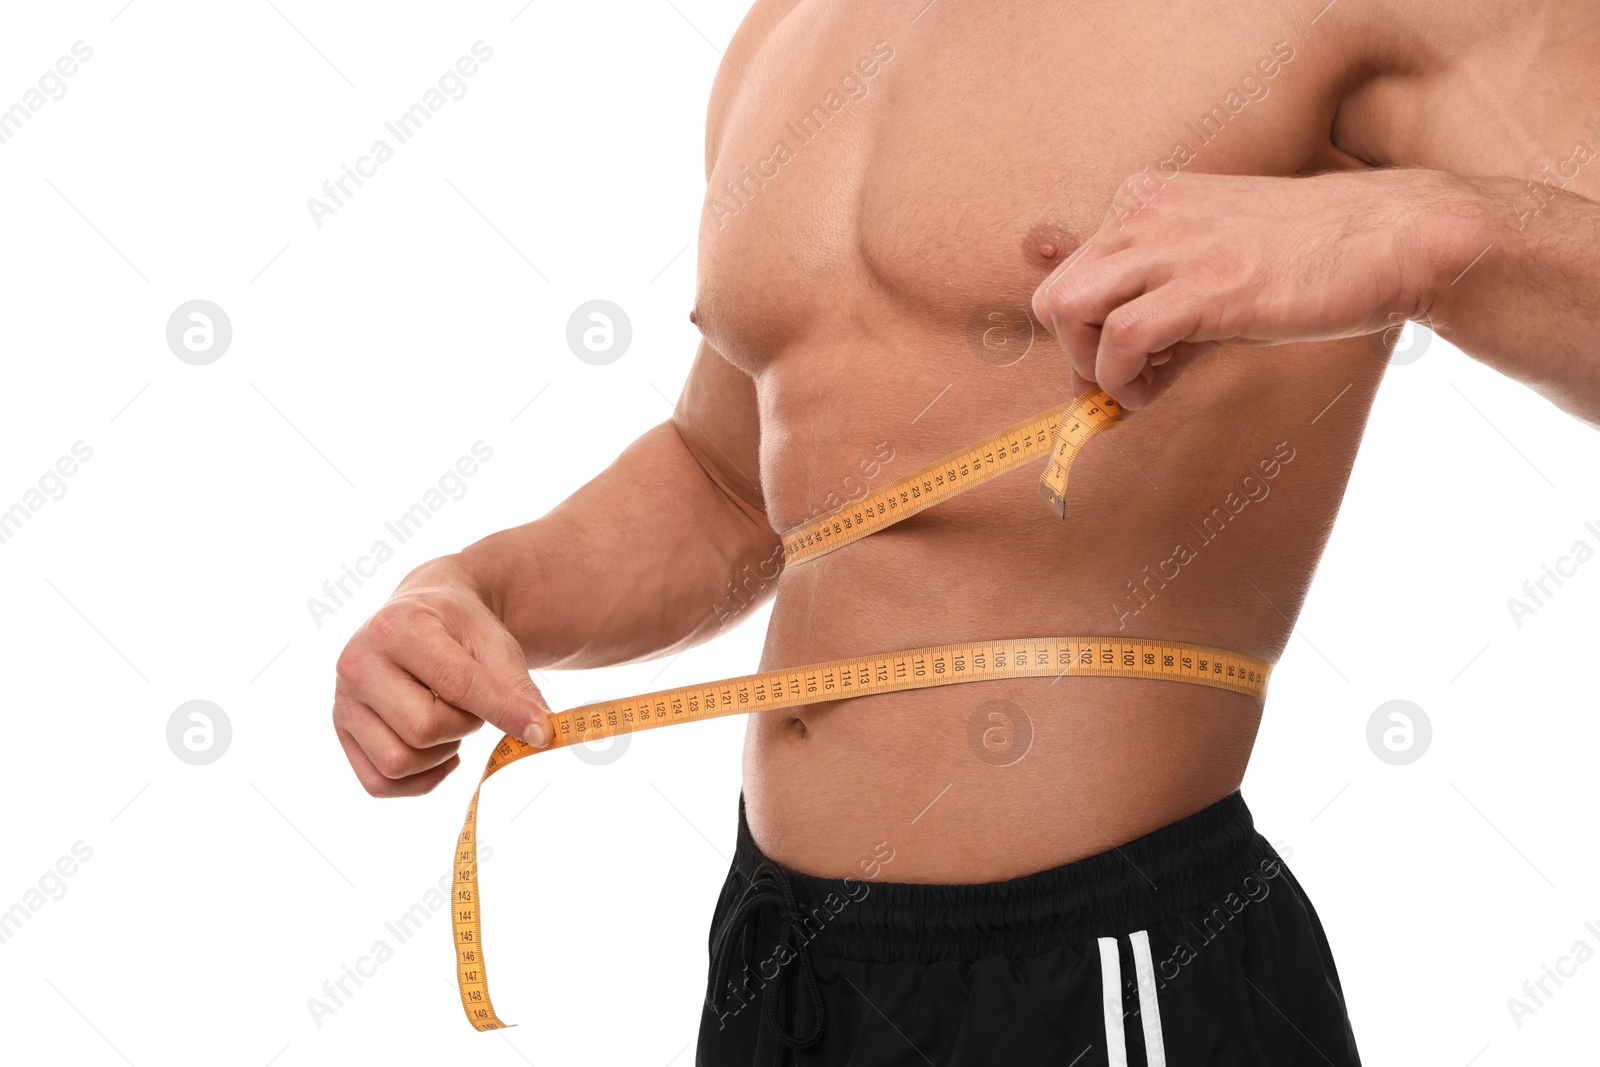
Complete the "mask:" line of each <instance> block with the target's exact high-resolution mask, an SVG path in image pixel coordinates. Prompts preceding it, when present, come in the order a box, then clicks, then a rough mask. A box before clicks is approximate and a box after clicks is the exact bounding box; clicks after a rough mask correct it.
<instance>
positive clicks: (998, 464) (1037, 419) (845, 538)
mask: <svg viewBox="0 0 1600 1067" xmlns="http://www.w3.org/2000/svg"><path fill="white" fill-rule="evenodd" d="M1121 417H1122V409H1121V408H1119V407H1118V406H1117V402H1116V401H1115V400H1113V399H1112V398H1111V397H1110V396H1109V395H1107V394H1106V393H1105V392H1103V391H1101V390H1099V389H1091V390H1090V391H1089V392H1087V393H1085V394H1084V395H1083V396H1081V397H1078V398H1076V399H1074V400H1071V401H1069V402H1067V403H1065V404H1061V405H1059V406H1057V407H1053V408H1051V409H1050V410H1049V411H1045V412H1041V413H1040V414H1038V415H1035V416H1034V417H1033V418H1031V419H1025V420H1023V421H1022V422H1019V423H1017V424H1016V425H1015V426H1010V427H1007V428H1006V429H1004V430H1001V431H1000V432H999V433H997V434H995V435H993V436H992V437H990V438H988V439H987V440H984V441H980V442H979V443H978V444H976V445H972V446H969V447H967V448H963V449H961V450H960V451H959V452H953V453H951V454H950V455H948V456H946V457H944V458H943V459H941V460H937V461H935V462H933V463H930V464H928V465H927V466H926V467H923V468H921V469H920V470H917V471H914V472H913V473H911V474H908V475H906V476H905V477H904V478H901V479H900V480H899V481H897V482H895V483H894V484H893V485H890V486H887V487H885V488H883V489H879V490H877V491H876V492H872V493H868V494H867V495H866V496H865V497H863V498H862V499H860V500H858V501H853V502H851V503H849V504H844V505H841V506H840V507H837V508H834V509H833V510H832V511H830V512H827V513H826V514H824V515H820V516H818V517H817V518H815V519H812V520H810V521H808V522H805V523H802V524H801V525H799V526H797V527H795V528H794V529H792V530H790V531H789V532H787V533H785V534H784V535H783V560H784V565H785V566H794V565H796V564H799V563H804V562H806V561H808V560H812V559H816V558H817V557H818V556H822V555H826V554H827V553H829V552H832V551H833V550H834V549H837V548H843V547H844V546H845V545H848V544H850V543H851V542H853V541H859V540H860V539H861V538H863V537H866V536H867V535H868V534H873V533H877V532H878V531H879V530H882V529H884V528H885V527H888V526H892V525H894V524H895V523H897V522H903V521H904V520H906V519H909V518H910V517H911V516H913V515H915V514H917V513H918V512H921V511H925V510H927V509H928V508H931V507H933V505H935V504H937V503H939V502H941V501H943V500H947V499H949V498H950V497H952V496H956V495H957V494H960V493H964V492H966V491H967V490H968V489H972V488H974V487H976V486H979V485H982V484H983V483H985V482H988V481H991V480H993V479H995V478H998V477H999V476H1000V475H1002V474H1005V473H1006V472H1007V471H1010V470H1013V469H1015V468H1016V467H1019V466H1021V465H1023V464H1025V463H1029V462H1032V461H1033V460H1035V459H1040V458H1043V457H1045V456H1046V455H1047V454H1048V455H1049V457H1050V463H1049V465H1048V467H1047V468H1046V469H1045V474H1044V478H1043V480H1042V481H1041V485H1040V490H1039V492H1040V496H1041V497H1042V498H1043V499H1044V500H1045V502H1046V503H1047V504H1049V505H1050V506H1051V510H1053V511H1054V512H1055V513H1056V515H1057V517H1064V516H1065V513H1066V511H1065V509H1066V491H1067V469H1068V468H1069V467H1070V466H1071V465H1072V461H1073V459H1074V458H1076V457H1077V454H1078V451H1079V449H1081V448H1082V447H1083V444H1084V442H1085V441H1087V440H1088V439H1089V438H1090V437H1093V436H1094V435H1095V434H1097V433H1099V432H1100V431H1101V430H1103V429H1105V428H1106V427H1107V426H1110V425H1111V424H1113V423H1114V422H1116V421H1117V420H1118V419H1120V418H1121Z"/></svg>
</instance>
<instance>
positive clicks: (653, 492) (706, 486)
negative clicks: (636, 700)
mask: <svg viewBox="0 0 1600 1067" xmlns="http://www.w3.org/2000/svg"><path fill="white" fill-rule="evenodd" d="M759 450H760V426H759V423H758V420H757V412H756V395H755V384H754V382H752V381H751V379H750V377H749V376H748V375H746V374H745V373H744V372H743V371H740V370H739V369H737V368H736V367H734V366H732V365H731V364H729V363H728V362H727V361H726V360H724V359H723V358H722V357H721V356H720V355H718V354H717V353H716V351H715V350H713V349H712V348H711V347H710V346H709V345H707V344H704V343H702V344H701V346H700V351H699V354H698V355H697V356H696V358H695V363H694V367H693V368H692V369H691V371H690V373H689V378H688V381H687V382H686V383H685V385H684V389H683V393H682V395H681V396H680V397H679V400H678V404H677V407H676V409H675V410H674V412H673V416H672V418H670V419H668V420H667V421H666V422H663V423H662V424H661V425H659V426H656V427H655V428H653V429H651V430H650V431H648V432H647V433H645V434H644V435H643V436H641V437H640V438H639V439H638V440H637V441H635V442H634V443H633V444H631V445H629V446H628V448H627V449H626V450H625V451H624V452H623V453H622V454H621V455H620V456H619V457H617V460H616V462H614V463H613V464H612V465H611V466H610V467H608V468H606V469H605V470H604V471H602V472H601V473H600V474H599V475H597V476H596V477H595V478H594V479H593V480H592V481H590V482H589V483H588V484H587V485H585V486H583V488H581V489H579V490H578V491H577V492H575V493H573V494H572V495H571V496H570V497H568V498H567V499H566V500H565V501H563V502H562V503H561V504H560V505H558V506H557V507H556V508H555V509H554V510H552V511H551V512H550V513H549V514H547V515H545V516H544V517H543V518H540V519H537V520H535V521H533V522H530V523H528V524H527V525H524V526H518V527H515V528H514V529H510V530H505V531H502V532H500V533H497V534H493V535H491V536H489V537H486V538H484V539H483V540H482V541H479V542H478V543H477V544H474V545H471V546H469V547H468V548H467V549H465V550H464V551H463V552H462V553H461V558H462V560H463V562H464V563H465V564H466V565H467V567H468V569H469V571H470V572H471V573H472V574H473V575H474V576H476V580H477V583H478V591H479V593H480V595H481V596H482V598H483V600H484V602H485V603H486V604H488V605H489V607H490V609H491V610H492V611H493V612H494V613H495V614H496V615H497V616H499V618H500V619H501V620H503V621H504V622H505V625H506V627H507V628H508V629H509V630H510V631H511V633H512V634H513V635H515V637H516V638H517V640H518V642H519V643H520V644H521V645H522V647H523V649H524V650H525V651H526V654H527V660H528V665H529V666H531V667H535V668H538V667H550V668H558V669H559V668H564V669H572V668H584V667H601V666H606V665H609V664H614V663H628V662H632V661H634V660H640V659H648V658H650V657H652V656H657V655H661V654H663V653H668V652H674V651H677V650H679V649H681V648H686V647H688V646H690V645H694V644H697V643H699V642H700V641H702V640H704V639H706V638H707V637H710V636H712V635H714V634H715V633H716V632H717V630H718V629H719V628H720V620H719V615H718V613H717V611H716V605H718V604H720V603H721V602H722V601H723V600H724V599H726V597H727V595H728V594H727V585H728V582H729V580H730V579H734V578H735V577H736V576H737V575H739V574H740V573H741V572H743V571H744V570H746V569H748V570H750V571H751V572H754V571H755V570H756V569H757V568H758V567H759V566H760V565H761V564H762V563H763V562H768V561H771V560H772V559H773V558H774V555H775V553H777V552H778V551H779V548H780V545H781V541H780V539H779V537H778V535H777V534H776V533H774V532H773V530H772V528H771V527H770V526H769V525H768V523H767V517H766V507H765V503H764V501H763V498H762V495H761V486H760V472H759V463H760V456H759Z"/></svg>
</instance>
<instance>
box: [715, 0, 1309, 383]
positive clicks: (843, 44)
mask: <svg viewBox="0 0 1600 1067" xmlns="http://www.w3.org/2000/svg"><path fill="white" fill-rule="evenodd" d="M915 6H916V5H912V7H911V8H907V7H905V6H903V5H898V4H896V5H883V6H881V7H880V6H878V5H865V4H861V5H842V4H838V3H828V2H825V0H801V2H799V3H791V4H788V5H786V9H785V10H784V11H776V10H774V11H763V8H762V5H758V6H757V8H756V9H755V10H754V11H752V14H751V16H750V18H749V19H748V20H747V22H746V25H745V26H744V27H743V28H741V30H740V33H739V35H738V36H736V39H735V41H734V44H733V46H732V47H730V50H729V63H728V64H725V66H724V69H723V71H722V73H721V74H720V75H719V88H718V91H717V93H716V94H715V97H714V100H713V107H712V110H711V114H710V116H709V118H708V134H709V138H710V145H711V147H710V157H709V158H710V178H709V181H708V183H707V189H706V197H705V201H704V205H703V210H702V216H701V223H700V253H699V256H700V258H699V277H698V290H697V294H696V307H695V316H696V321H697V323H698V325H699V326H700V328H701V330H702V332H703V333H705V335H706V336H707V338H708V339H709V340H710V341H711V342H712V344H713V345H715V346H716V347H717V348H718V349H719V351H721V352H722V353H723V354H724V355H725V356H726V357H727V358H729V359H730V360H732V361H734V362H735V363H737V364H739V365H740V366H742V367H743V368H744V369H746V370H747V371H750V372H751V373H759V371H761V370H762V369H764V368H765V367H766V366H767V365H768V364H769V363H770V362H771V361H772V360H773V359H774V358H776V357H777V356H778V355H779V354H780V353H782V352H783V351H785V350H786V349H789V348H791V347H793V346H796V345H800V344H803V343H804V342H805V341H806V340H807V339H808V338H810V337H837V336H839V335H840V334H841V332H844V331H848V332H849V333H851V334H852V335H857V334H859V333H862V332H870V331H871V330H872V329H873V327H874V326H875V325H879V326H886V323H885V316H886V315H894V314H903V315H908V316H913V317H916V318H918V319H919V320H921V321H925V322H930V323H933V322H941V321H943V320H945V319H949V320H950V321H951V322H952V323H955V322H965V321H966V320H968V319H969V318H970V317H971V315H972V313H973V310H974V309H975V308H979V307H980V306H982V305H984V304H989V303H994V304H1002V305H1008V306H1013V307H1016V306H1020V307H1026V305H1027V302H1028V298H1029V297H1030V295H1031V293H1032V291H1033V288H1034V287H1035V286H1036V285H1037V284H1038V281H1039V280H1040V279H1041V278H1042V277H1043V276H1044V275H1045V274H1046V273H1048V271H1049V270H1050V269H1052V267H1053V266H1054V264H1055V263H1056V262H1058V261H1059V259H1060V257H1062V256H1064V255H1067V254H1070V252H1071V250H1072V249H1073V248H1074V247H1076V245H1077V244H1078V243H1079V242H1081V241H1083V240H1087V239H1089V238H1090V237H1091V236H1092V235H1093V233H1094V231H1095V230H1096V229H1097V228H1098V227H1099V226H1100V224H1101V222H1102V220H1103V219H1104V218H1105V217H1106V215H1107V211H1108V208H1109V207H1110V205H1111V201H1112V196H1113V194H1114V193H1115V192H1116V190H1117V187H1118V184H1119V182H1120V181H1121V180H1122V179H1123V178H1125V177H1127V176H1128V175H1129V174H1131V173H1133V172H1136V171H1140V170H1142V169H1145V168H1149V170H1150V172H1151V173H1152V174H1154V175H1157V176H1158V177H1160V176H1162V175H1165V176H1166V178H1167V179H1170V178H1173V177H1176V176H1177V175H1179V174H1181V172H1182V171H1183V170H1184V169H1185V168H1189V169H1198V170H1208V171H1223V172H1228V171H1232V172H1255V173H1286V172H1292V171H1293V170H1294V169H1295V168H1296V167H1297V166H1298V165H1299V164H1300V163H1301V162H1302V161H1303V160H1304V159H1305V157H1306V156H1307V155H1308V154H1309V153H1310V152H1311V151H1313V150H1314V146H1315V143H1316V141H1317V140H1318V139H1319V138H1321V139H1325V134H1318V133H1317V131H1316V121H1317V120H1316V111H1317V110H1318V108H1319V106H1321V103H1322V101H1321V100H1320V98H1319V88H1320V87H1319V86H1318V84H1317V81H1318V78H1317V77H1315V76H1313V77H1304V76H1301V75H1303V74H1308V73H1310V72H1309V71H1308V70H1307V69H1306V68H1308V67H1309V66H1310V64H1309V63H1307V62H1306V61H1305V60H1304V58H1303V57H1302V55H1301V49H1299V48H1297V47H1296V44H1295V42H1294V41H1293V40H1291V39H1290V35H1291V30H1290V28H1289V27H1286V26H1284V25H1281V24H1280V23H1279V22H1278V21H1277V16H1276V15H1275V13H1274V9H1272V8H1271V7H1270V5H1262V7H1261V10H1256V9H1255V5H1251V4H1246V5H1243V6H1241V7H1239V8H1229V9H1227V10H1226V12H1225V13H1223V10H1222V9H1217V8H1212V7H1210V6H1209V5H1206V6H1205V9H1204V10H1201V6H1200V5H1198V4H1197V5H1194V6H1195V11H1194V12H1192V13H1191V12H1186V11H1185V10H1184V9H1183V5H1179V6H1178V7H1176V8H1175V7H1173V6H1171V5H1167V6H1163V7H1162V8H1161V9H1160V10H1159V11H1157V10H1155V9H1154V8H1151V10H1149V11H1146V12H1145V13H1144V14H1143V15H1141V14H1140V13H1139V9H1140V8H1142V7H1144V6H1145V5H1138V4H1136V5H1132V7H1128V6H1122V7H1115V6H1112V5H1109V4H1108V5H1104V6H1101V5H1097V4H1094V3H1083V4H1079V5H1032V4H1014V5H1013V4H996V3H993V2H992V0H991V2H986V3H978V2H964V0H937V2H936V3H935V4H933V5H931V6H930V7H928V8H927V9H926V10H924V11H922V12H921V13H920V14H918V13H917V12H916V11H915V10H914V7H915ZM913 15H916V19H915V21H912V16H913ZM1118 42H1120V44H1119V43H1118ZM741 60H742V62H741ZM735 63H737V64H738V67H739V69H738V70H734V69H732V64H735ZM1296 64H1299V68H1297V67H1296ZM1308 119H1309V120H1310V121H1309V122H1308Z"/></svg>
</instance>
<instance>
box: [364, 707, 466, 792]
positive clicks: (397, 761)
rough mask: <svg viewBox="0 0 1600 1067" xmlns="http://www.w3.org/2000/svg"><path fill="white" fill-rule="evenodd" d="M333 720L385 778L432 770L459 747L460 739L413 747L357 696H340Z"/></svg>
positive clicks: (408, 775)
mask: <svg viewBox="0 0 1600 1067" xmlns="http://www.w3.org/2000/svg"><path fill="white" fill-rule="evenodd" d="M334 721H335V723H336V725H337V726H338V728H339V729H341V730H343V731H345V732H346V733H348V734H349V735H350V736H351V737H353V738H355V741H356V744H358V745H360V746H361V751H362V752H365V753H366V755H367V759H368V760H369V761H371V763H372V765H373V767H375V768H377V771H378V773H379V774H381V775H383V776H384V777H385V778H393V779H400V778H408V777H410V776H411V775H413V774H421V773H422V772H423V771H427V770H432V769H433V768H434V767H437V766H438V765H439V764H441V763H443V762H444V761H445V760H447V759H449V758H450V757H451V756H453V755H455V754H456V750H457V749H459V748H460V747H461V742H460V741H446V742H444V743H443V744H438V745H433V746H430V747H428V748H413V747H412V746H410V745H408V744H406V743H405V742H404V741H403V740H401V739H400V735H399V734H397V733H395V732H394V728H393V727H391V726H390V725H389V724H388V723H387V722H385V721H384V720H383V716H381V715H379V714H378V713H377V711H375V710H374V709H373V708H371V707H370V706H368V705H366V704H363V703H361V702H360V701H357V700H349V699H341V700H340V701H339V702H338V706H337V708H336V712H335V716H334Z"/></svg>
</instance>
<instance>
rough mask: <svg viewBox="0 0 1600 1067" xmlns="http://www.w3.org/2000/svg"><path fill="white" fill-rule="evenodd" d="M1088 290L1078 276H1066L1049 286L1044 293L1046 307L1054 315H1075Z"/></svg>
mask: <svg viewBox="0 0 1600 1067" xmlns="http://www.w3.org/2000/svg"><path fill="white" fill-rule="evenodd" d="M1087 296H1088V292H1087V290H1086V289H1085V288H1084V284H1083V282H1082V280H1081V279H1080V278H1078V277H1074V276H1071V275H1069V276H1067V277H1064V278H1062V279H1061V280H1060V281H1058V282H1056V283H1055V284H1054V285H1052V286H1051V287H1050V291H1049V292H1048V293H1046V294H1045V306H1046V308H1047V309H1048V310H1049V311H1051V312H1053V313H1054V314H1056V315H1060V316H1064V317H1076V313H1077V312H1078V311H1080V310H1081V309H1082V308H1083V306H1084V304H1085V302H1086V300H1087Z"/></svg>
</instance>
